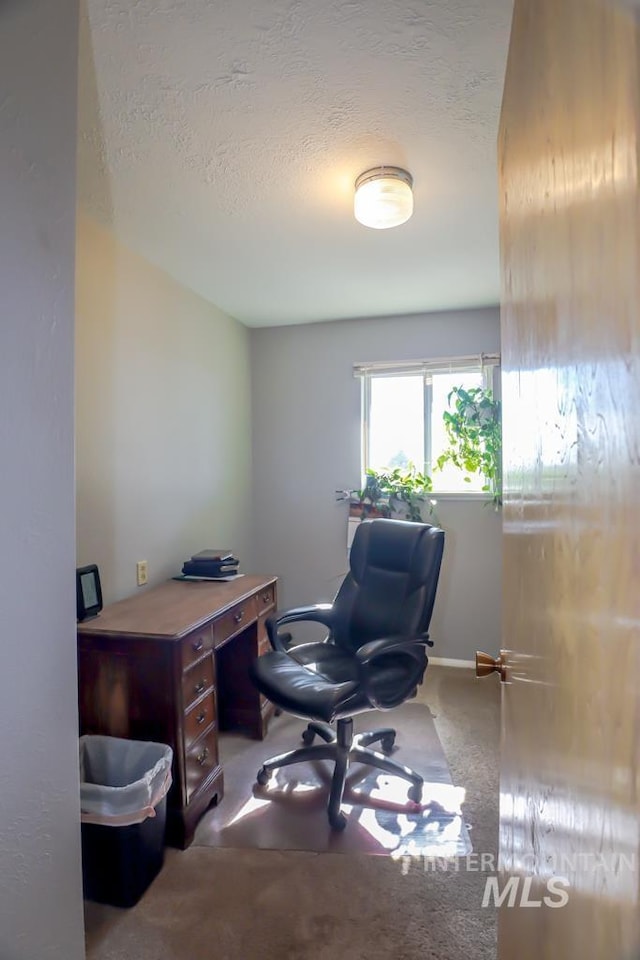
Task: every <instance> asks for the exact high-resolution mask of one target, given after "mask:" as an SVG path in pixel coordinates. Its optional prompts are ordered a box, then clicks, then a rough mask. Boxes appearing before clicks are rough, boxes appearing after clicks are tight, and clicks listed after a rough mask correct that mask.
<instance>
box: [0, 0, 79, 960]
mask: <svg viewBox="0 0 640 960" xmlns="http://www.w3.org/2000/svg"><path fill="white" fill-rule="evenodd" d="M77 19H78V11H77V3H76V0H57V2H55V3H52V2H51V0H10V2H8V3H2V4H0V104H1V109H0V216H1V220H0V290H1V291H2V306H1V308H0V309H1V313H2V316H1V318H0V491H1V495H2V511H1V513H0V554H1V560H2V563H1V570H2V575H1V576H0V627H1V640H0V643H1V644H2V652H3V656H2V669H0V730H1V731H2V734H1V737H2V741H1V742H2V746H1V749H0V864H1V865H2V872H1V876H0V956H1V957H2V958H3V960H36V958H37V960H53V958H56V960H60V958H63V957H64V960H78V958H80V957H83V956H84V944H83V920H82V889H81V878H80V804H79V782H78V728H77V723H78V711H77V691H76V629H75V580H74V569H75V544H74V491H73V269H74V243H75V152H76V59H77V57H76V43H77Z"/></svg>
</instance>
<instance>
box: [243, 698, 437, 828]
mask: <svg viewBox="0 0 640 960" xmlns="http://www.w3.org/2000/svg"><path fill="white" fill-rule="evenodd" d="M316 736H318V737H320V739H321V740H322V741H323V743H320V744H317V745H316V746H312V744H313V741H314V739H315V737H316ZM395 736H396V732H395V730H392V729H391V727H384V728H383V729H381V730H373V731H370V732H368V733H357V734H355V736H354V733H353V720H352V719H351V718H350V717H349V718H347V719H344V720H338V723H337V729H336V731H335V732H334V730H333V729H332V728H331V727H330V726H329V724H328V723H320V722H319V721H316V720H313V721H312V722H311V723H310V724H309V725H308V727H307V729H306V730H305V731H304V733H303V734H302V741H303V743H304V744H305V746H303V747H299V748H298V749H297V750H290V751H289V752H288V753H281V754H280V755H279V756H277V757H272V758H271V759H270V760H266V761H265V762H264V764H263V765H262V767H261V768H260V770H259V771H258V776H257V778H256V779H257V781H258V783H260V784H262V785H264V784H266V783H267V781H268V780H269V777H270V775H271V773H272V771H273V770H277V769H278V768H279V767H288V766H290V765H291V764H292V763H299V762H301V761H303V760H332V761H334V763H335V767H334V771H333V778H332V780H331V793H330V795H329V807H328V811H327V812H328V815H329V823H330V825H331V829H332V830H344V828H345V827H346V825H347V818H346V817H345V815H344V814H343V813H341V811H340V804H341V803H342V795H343V793H344V786H345V781H346V777H347V771H348V770H349V766H350V764H351V763H353V762H354V761H355V762H357V763H366V764H368V765H369V766H371V767H376V768H377V769H378V770H384V771H385V772H386V773H391V774H394V775H395V776H397V777H402V779H403V780H408V781H409V782H410V783H411V787H410V788H409V799H410V800H414V801H415V802H416V803H419V802H420V797H421V795H422V784H423V782H424V781H423V778H422V777H421V776H420V774H419V773H415V771H413V770H410V769H409V767H405V766H404V765H403V764H401V763H397V762H396V761H395V760H390V759H389V757H386V756H385V755H384V754H383V753H377V752H376V751H375V750H368V749H367V747H368V746H369V745H370V744H372V743H377V742H381V745H382V749H383V750H385V751H387V752H389V751H391V750H392V749H393V744H394V742H395Z"/></svg>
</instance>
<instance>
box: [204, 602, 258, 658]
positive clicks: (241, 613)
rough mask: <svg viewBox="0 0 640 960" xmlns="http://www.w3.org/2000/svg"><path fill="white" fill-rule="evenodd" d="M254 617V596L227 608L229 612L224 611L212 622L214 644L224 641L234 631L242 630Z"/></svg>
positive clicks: (217, 644) (255, 615) (255, 614)
mask: <svg viewBox="0 0 640 960" xmlns="http://www.w3.org/2000/svg"><path fill="white" fill-rule="evenodd" d="M256 617H257V613H256V598H255V596H253V597H249V598H248V600H244V601H243V602H242V603H238V604H236V606H235V607H233V609H231V610H229V612H228V613H225V614H224V615H223V616H222V617H219V618H218V619H217V620H216V621H215V623H214V624H213V635H214V643H215V645H216V646H219V645H220V644H221V643H224V641H225V640H227V639H228V638H229V637H232V636H233V634H234V633H238V631H239V630H243V629H244V628H245V627H246V626H247V624H249V623H253V621H254V620H255V619H256Z"/></svg>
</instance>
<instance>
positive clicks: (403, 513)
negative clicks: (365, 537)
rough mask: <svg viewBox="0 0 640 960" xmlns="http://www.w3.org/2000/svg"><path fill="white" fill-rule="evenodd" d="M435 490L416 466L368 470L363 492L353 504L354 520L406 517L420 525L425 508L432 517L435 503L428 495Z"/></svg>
mask: <svg viewBox="0 0 640 960" xmlns="http://www.w3.org/2000/svg"><path fill="white" fill-rule="evenodd" d="M432 489H433V485H432V483H431V477H429V476H427V474H424V473H420V472H419V471H418V470H417V469H416V468H415V467H414V466H413V464H409V465H408V466H407V467H404V468H403V467H395V468H394V469H393V470H367V472H366V481H365V485H364V487H363V489H362V490H360V491H357V493H356V495H355V499H353V500H352V501H351V510H350V513H351V516H360V517H361V519H365V518H366V517H374V516H377V517H393V516H396V517H404V518H406V519H407V520H415V521H421V520H422V519H423V511H424V508H425V506H426V505H427V504H428V505H429V514H430V515H431V514H433V508H434V506H435V500H431V499H430V497H429V494H430V493H431V491H432Z"/></svg>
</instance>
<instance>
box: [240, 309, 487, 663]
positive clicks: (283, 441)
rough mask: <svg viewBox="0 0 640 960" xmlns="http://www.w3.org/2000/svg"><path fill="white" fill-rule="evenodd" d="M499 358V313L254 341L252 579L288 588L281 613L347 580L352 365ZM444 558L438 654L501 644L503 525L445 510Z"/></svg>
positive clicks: (381, 322) (354, 416)
mask: <svg viewBox="0 0 640 960" xmlns="http://www.w3.org/2000/svg"><path fill="white" fill-rule="evenodd" d="M499 349H500V320H499V311H498V309H497V308H496V309H487V310H477V311H464V312H458V313H455V312H452V313H441V314H429V315H418V316H410V317H406V316H405V317H398V318H395V319H388V318H385V319H367V320H346V321H340V322H336V323H318V324H310V325H300V326H294V327H273V328H268V329H256V330H253V331H252V332H251V362H252V382H253V402H252V410H253V432H254V448H253V479H254V493H253V504H254V511H253V513H254V522H253V535H254V536H253V542H254V549H255V553H254V555H253V557H252V560H253V566H254V568H255V569H256V570H259V571H261V572H264V573H274V574H277V575H278V576H280V577H281V578H282V581H281V586H280V595H279V601H280V606H281V607H283V606H293V605H297V604H302V603H313V602H316V601H320V600H326V599H331V597H332V596H333V595H334V593H335V591H336V590H337V588H338V586H339V584H340V581H341V579H342V576H343V575H344V572H345V570H346V554H345V545H346V516H347V507H346V505H345V504H337V503H336V502H335V494H334V491H335V490H337V489H349V488H356V487H358V486H359V485H360V482H361V475H360V469H361V467H360V384H359V381H357V380H355V379H354V377H353V363H354V362H355V361H361V360H406V359H420V358H437V357H449V356H456V355H462V354H476V353H480V352H485V353H488V352H498V351H499ZM438 517H439V520H440V522H441V523H442V525H443V526H444V528H445V531H446V546H445V557H444V562H443V569H442V576H441V582H440V588H439V593H438V598H437V601H436V607H435V611H434V618H433V621H432V629H431V634H432V637H433V639H434V640H435V641H436V646H435V648H434V650H433V655H434V656H438V657H451V658H456V659H472V658H473V656H474V653H475V650H476V649H478V648H483V647H486V648H487V649H488V650H489V651H493V650H497V649H498V647H499V645H500V605H501V604H500V581H501V550H502V544H501V533H502V530H501V516H500V514H496V513H495V512H494V511H493V510H492V508H491V507H487V506H485V505H484V504H483V503H480V502H477V501H476V502H469V501H467V502H460V501H447V502H445V501H441V502H440V503H439V506H438Z"/></svg>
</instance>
